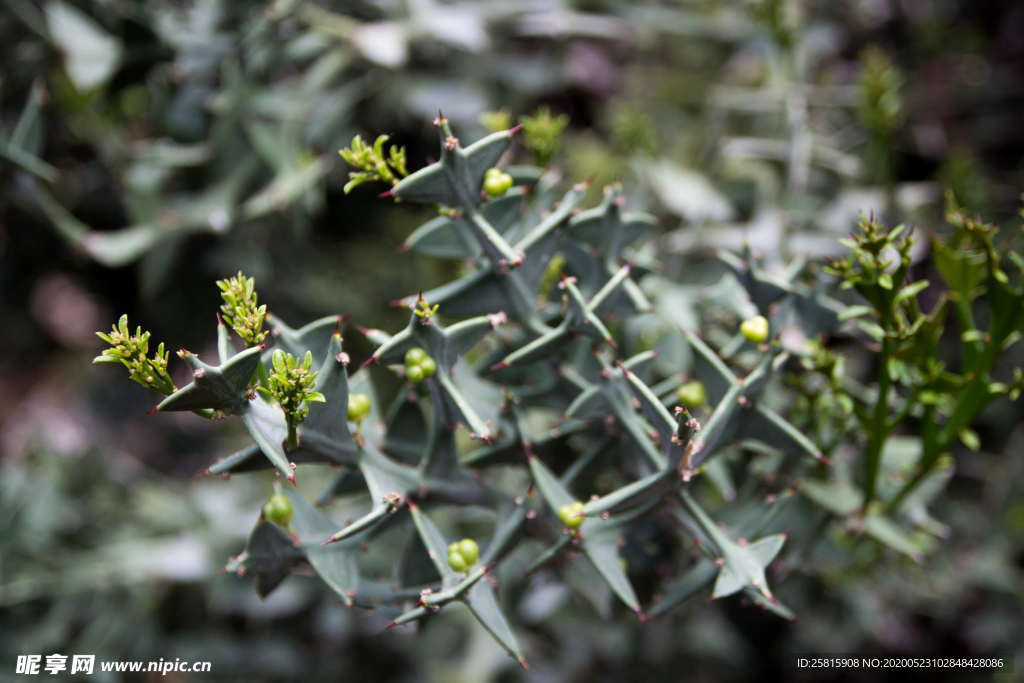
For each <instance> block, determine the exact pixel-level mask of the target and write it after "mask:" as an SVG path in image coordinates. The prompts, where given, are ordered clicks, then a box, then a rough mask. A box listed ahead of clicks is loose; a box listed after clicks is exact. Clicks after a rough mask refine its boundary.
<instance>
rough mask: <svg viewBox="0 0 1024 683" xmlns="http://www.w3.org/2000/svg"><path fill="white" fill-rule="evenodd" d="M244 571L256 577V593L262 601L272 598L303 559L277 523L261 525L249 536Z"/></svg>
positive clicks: (263, 523)
mask: <svg viewBox="0 0 1024 683" xmlns="http://www.w3.org/2000/svg"><path fill="white" fill-rule="evenodd" d="M246 554H247V557H246V560H245V564H244V567H245V570H246V571H247V572H249V573H251V574H254V575H255V577H256V592H257V593H258V594H259V596H260V597H261V598H265V597H267V596H268V595H270V593H271V592H273V590H274V589H275V588H277V587H278V586H279V585H280V584H281V582H282V581H284V579H285V578H286V577H287V576H288V574H290V573H291V571H292V568H293V567H294V566H295V565H297V564H298V563H299V562H300V561H301V560H302V552H301V551H300V550H299V549H298V548H296V547H295V544H294V543H293V542H292V540H291V538H289V537H288V534H287V533H286V532H285V531H284V530H283V529H282V528H281V527H279V526H277V525H276V524H273V523H271V522H262V523H260V524H257V525H256V528H255V529H253V531H252V534H251V535H250V536H249V543H248V546H247V548H246Z"/></svg>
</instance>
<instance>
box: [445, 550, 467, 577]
mask: <svg viewBox="0 0 1024 683" xmlns="http://www.w3.org/2000/svg"><path fill="white" fill-rule="evenodd" d="M448 566H449V567H451V568H452V569H454V570H455V571H457V572H464V571H466V570H467V569H468V568H469V565H468V564H467V563H466V559H465V558H464V557H463V556H462V555H461V554H459V552H458V551H454V550H453V551H451V552H449V553H448Z"/></svg>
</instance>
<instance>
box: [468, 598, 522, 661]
mask: <svg viewBox="0 0 1024 683" xmlns="http://www.w3.org/2000/svg"><path fill="white" fill-rule="evenodd" d="M464 600H465V602H466V605H467V606H468V607H469V609H470V611H471V612H472V613H473V616H474V617H476V619H477V621H479V622H480V625H481V626H483V627H484V628H485V629H487V632H488V633H490V634H491V636H492V637H493V638H494V640H496V641H497V642H498V644H499V645H501V646H502V647H503V648H505V650H507V651H508V653H509V654H510V655H512V656H513V657H514V658H515V659H516V661H517V662H519V664H520V665H521V666H523V667H524V668H525V667H526V658H525V657H524V656H523V653H522V651H521V650H520V649H519V642H518V641H517V640H516V636H515V634H514V633H512V628H511V627H510V626H509V625H508V621H507V620H506V619H505V615H504V614H503V613H502V611H501V608H500V607H499V606H498V601H497V599H496V598H495V597H494V589H493V588H491V585H490V584H489V583H488V582H487V581H486V580H484V581H477V582H476V583H475V584H474V585H473V587H472V588H471V589H469V592H468V593H466V595H465V598H464Z"/></svg>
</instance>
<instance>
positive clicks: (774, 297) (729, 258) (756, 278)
mask: <svg viewBox="0 0 1024 683" xmlns="http://www.w3.org/2000/svg"><path fill="white" fill-rule="evenodd" d="M718 258H719V259H720V260H721V261H722V263H724V264H725V265H726V266H728V267H729V270H731V271H732V274H733V275H734V276H735V277H736V279H737V280H738V281H739V283H740V285H742V286H743V288H744V289H745V290H746V291H747V295H748V296H749V297H750V300H751V301H753V302H754V305H755V306H756V307H757V310H758V312H759V313H761V314H763V315H768V313H769V307H770V306H771V305H772V304H773V303H775V302H776V301H778V300H779V299H781V298H782V297H784V296H786V295H787V294H788V293H789V292H790V287H789V286H788V285H787V284H785V283H783V282H780V281H778V280H776V279H773V278H772V277H770V276H769V275H768V274H767V273H765V272H764V271H763V270H761V268H760V266H758V264H757V262H756V261H755V260H754V258H753V255H752V254H751V253H750V247H749V246H747V247H746V249H745V251H744V254H743V258H740V257H738V256H736V255H735V254H732V253H730V252H727V251H722V252H719V254H718Z"/></svg>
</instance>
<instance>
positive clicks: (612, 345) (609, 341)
mask: <svg viewBox="0 0 1024 683" xmlns="http://www.w3.org/2000/svg"><path fill="white" fill-rule="evenodd" d="M604 341H605V343H606V344H608V346H610V347H612V348H613V349H617V348H619V345H618V344H616V343H615V340H614V339H612V338H611V337H607V338H605V340H604Z"/></svg>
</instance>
